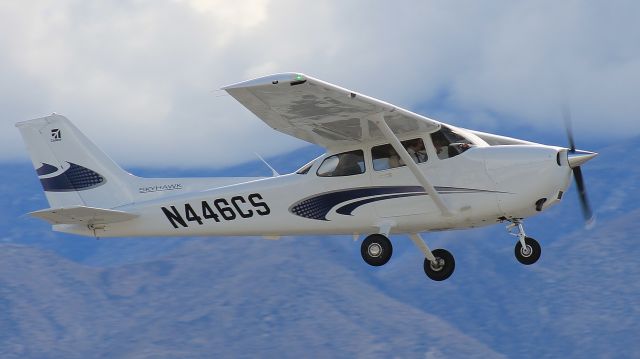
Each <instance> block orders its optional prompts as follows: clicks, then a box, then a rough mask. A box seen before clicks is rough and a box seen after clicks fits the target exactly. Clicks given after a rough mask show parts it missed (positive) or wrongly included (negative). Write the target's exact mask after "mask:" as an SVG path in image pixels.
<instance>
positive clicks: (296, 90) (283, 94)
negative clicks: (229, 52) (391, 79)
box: [223, 73, 440, 149]
mask: <svg viewBox="0 0 640 359" xmlns="http://www.w3.org/2000/svg"><path fill="white" fill-rule="evenodd" d="M223 90H225V91H227V92H228V93H229V94H230V95H231V96H233V97H234V98H235V99H236V100H238V101H239V102H240V103H241V104H243V105H244V106H245V107H246V108H248V109H249V110H250V111H251V112H253V113H254V114H255V115H256V116H258V117H259V118H260V119H261V120H262V121H264V122H266V123H267V125H269V126H271V127H272V128H274V129H275V130H278V131H280V132H283V133H286V134H288V135H291V136H294V137H297V138H299V139H302V140H305V141H307V142H311V143H314V144H318V145H320V146H323V147H325V148H327V149H329V148H336V147H342V146H345V145H353V144H358V143H362V142H367V141H371V140H380V139H384V138H385V136H384V135H383V133H382V132H381V131H380V129H379V128H378V127H377V126H376V125H374V124H373V123H372V122H371V121H370V120H369V119H370V118H371V117H372V116H380V115H381V114H382V115H383V116H384V120H385V122H386V123H387V124H388V125H389V127H390V128H391V130H392V131H393V133H394V134H395V135H396V136H403V135H404V134H409V133H415V132H416V131H417V132H424V131H426V132H432V131H436V130H438V129H439V128H440V123H439V122H437V121H434V120H432V119H429V118H426V117H424V116H420V115H418V114H415V113H413V112H411V111H407V110H405V109H402V108H400V107H397V106H394V105H391V104H389V103H386V102H384V101H380V100H377V99H375V98H372V97H369V96H365V95H362V94H360V93H357V92H355V91H351V90H347V89H344V88H342V87H339V86H336V85H333V84H330V83H327V82H324V81H321V80H318V79H315V78H313V77H310V76H307V75H303V74H298V73H282V74H276V75H271V76H265V77H260V78H257V79H253V80H249V81H244V82H240V83H237V84H233V85H229V86H226V87H223Z"/></svg>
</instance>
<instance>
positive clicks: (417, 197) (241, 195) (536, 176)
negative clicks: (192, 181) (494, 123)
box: [54, 145, 571, 237]
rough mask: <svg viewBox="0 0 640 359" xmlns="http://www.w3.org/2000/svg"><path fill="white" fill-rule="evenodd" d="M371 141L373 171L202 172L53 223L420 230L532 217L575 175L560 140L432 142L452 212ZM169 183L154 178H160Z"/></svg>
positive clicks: (162, 231)
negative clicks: (233, 176)
mask: <svg viewBox="0 0 640 359" xmlns="http://www.w3.org/2000/svg"><path fill="white" fill-rule="evenodd" d="M361 149H362V148H361ZM369 149H370V147H368V148H365V149H364V153H365V165H366V171H365V172H364V173H362V174H358V175H353V176H342V177H320V176H318V175H317V174H316V173H317V170H318V167H319V166H320V163H321V162H322V160H323V159H324V158H325V157H327V156H329V155H331V154H327V155H324V156H322V157H320V158H319V159H318V160H316V161H315V162H314V164H313V165H312V167H311V168H310V169H309V170H308V172H307V173H306V174H289V175H284V176H278V177H271V178H262V179H253V180H250V181H248V182H242V183H235V184H228V185H227V184H226V183H225V185H224V186H220V185H219V184H218V183H213V182H212V183H211V185H210V187H212V188H210V189H204V188H207V184H206V182H204V183H200V184H198V186H196V187H198V188H201V189H202V190H197V191H190V192H186V191H184V190H181V189H178V190H172V191H164V192H160V191H151V192H149V193H139V194H138V195H137V197H136V199H135V201H134V203H132V204H128V205H126V206H121V207H116V208H114V209H116V210H122V211H126V212H129V213H134V214H136V215H138V217H137V218H135V219H132V220H128V221H125V222H120V223H111V224H107V225H104V226H98V227H95V228H89V227H87V226H85V225H56V226H54V228H55V229H56V230H59V231H64V232H69V233H76V234H82V235H88V236H97V237H127V236H168V235H170V236H229V235H260V236H280V235H298V234H360V233H363V234H369V233H377V232H378V231H379V230H380V229H381V228H389V229H390V231H391V232H392V233H394V232H396V233H407V232H408V233H416V232H422V231H433V230H445V229H459V228H470V227H478V226H484V225H490V224H494V223H496V221H499V220H500V219H505V218H525V217H529V216H532V215H534V214H536V213H538V211H539V210H543V209H546V208H548V207H549V206H551V205H553V204H554V203H556V202H557V201H558V200H559V197H560V196H561V194H560V192H564V191H565V190H566V188H567V186H568V185H569V181H570V177H571V168H570V167H569V166H568V164H567V161H566V154H563V153H562V151H566V150H564V149H561V148H558V147H551V146H544V145H511V146H488V145H487V146H477V147H473V148H471V149H469V150H467V151H466V152H464V153H462V154H460V155H458V156H456V157H453V158H448V159H444V160H440V159H438V158H437V156H436V155H435V153H433V149H429V151H430V152H429V160H428V161H426V162H424V163H420V164H419V165H418V166H419V168H420V170H421V171H422V172H423V173H424V174H425V175H426V177H428V178H429V180H430V181H431V183H433V185H434V187H436V190H437V191H438V192H439V193H440V194H441V195H442V196H443V199H444V201H445V203H446V205H447V206H448V207H449V208H450V209H451V211H452V213H453V214H452V215H451V216H444V215H443V214H442V213H441V211H440V210H439V209H438V208H437V207H436V206H435V205H434V203H433V201H432V200H431V199H430V198H429V196H427V195H426V194H425V193H424V190H423V189H422V188H421V187H420V186H419V184H418V181H417V180H416V178H415V176H414V175H413V174H412V173H411V172H410V171H409V169H408V168H407V167H406V166H405V167H398V168H393V169H387V170H382V171H375V170H374V169H373V165H372V158H371V152H370V151H369ZM345 150H348V149H345ZM217 181H220V180H217ZM230 182H233V181H230ZM167 184H168V185H171V183H167ZM162 185H163V183H161V182H158V181H156V183H155V184H154V186H156V187H154V188H162ZM152 189H153V188H152ZM543 198H545V199H546V201H544V205H543V206H539V208H538V209H536V201H539V200H540V199H543Z"/></svg>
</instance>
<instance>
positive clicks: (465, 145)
mask: <svg viewBox="0 0 640 359" xmlns="http://www.w3.org/2000/svg"><path fill="white" fill-rule="evenodd" d="M431 140H432V141H433V146H434V147H435V149H436V153H437V154H438V158H439V159H441V160H444V159H447V158H451V157H455V156H457V155H459V154H461V153H462V152H464V151H466V150H468V149H469V148H470V147H471V146H472V145H473V143H472V142H471V141H469V140H468V139H466V138H464V137H463V136H462V135H460V134H458V133H455V132H454V131H452V130H451V129H450V128H449V127H446V126H444V125H443V126H442V127H441V128H440V129H439V130H438V131H436V132H434V133H432V134H431Z"/></svg>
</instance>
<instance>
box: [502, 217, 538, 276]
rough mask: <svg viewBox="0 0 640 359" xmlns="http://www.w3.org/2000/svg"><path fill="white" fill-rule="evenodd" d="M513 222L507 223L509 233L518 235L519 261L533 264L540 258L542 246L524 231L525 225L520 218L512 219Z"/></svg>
mask: <svg viewBox="0 0 640 359" xmlns="http://www.w3.org/2000/svg"><path fill="white" fill-rule="evenodd" d="M509 221H510V222H511V224H509V225H507V231H508V232H509V234H511V235H513V236H516V237H518V242H517V243H516V247H515V251H514V252H515V255H516V259H517V260H518V262H520V263H522V264H525V265H531V264H533V263H535V262H537V261H538V259H540V254H542V248H541V247H540V244H539V243H538V241H536V240H535V239H533V238H531V237H527V235H526V234H525V233H524V227H523V225H522V221H521V220H520V219H510V220H509Z"/></svg>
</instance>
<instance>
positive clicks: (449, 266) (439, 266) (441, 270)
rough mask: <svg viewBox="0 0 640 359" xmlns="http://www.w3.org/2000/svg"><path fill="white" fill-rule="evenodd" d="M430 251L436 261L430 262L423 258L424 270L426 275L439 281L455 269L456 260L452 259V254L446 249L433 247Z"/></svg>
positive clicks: (449, 275)
mask: <svg viewBox="0 0 640 359" xmlns="http://www.w3.org/2000/svg"><path fill="white" fill-rule="evenodd" d="M431 253H433V256H434V257H436V262H437V263H432V262H431V261H430V260H428V259H426V258H425V259H424V272H425V273H426V274H427V277H429V278H431V279H433V280H435V281H441V280H445V279H447V278H449V277H451V275H452V274H453V270H454V269H456V261H455V259H453V255H452V254H451V253H449V251H448V250H446V249H440V248H438V249H435V250H433V251H432V252H431Z"/></svg>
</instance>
